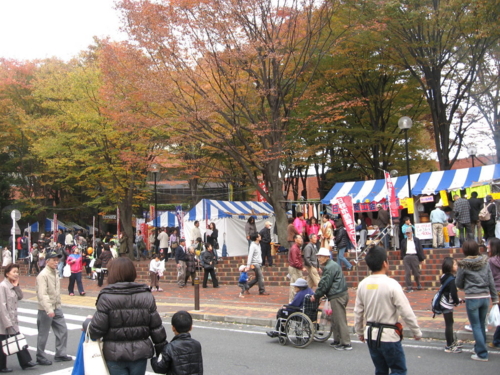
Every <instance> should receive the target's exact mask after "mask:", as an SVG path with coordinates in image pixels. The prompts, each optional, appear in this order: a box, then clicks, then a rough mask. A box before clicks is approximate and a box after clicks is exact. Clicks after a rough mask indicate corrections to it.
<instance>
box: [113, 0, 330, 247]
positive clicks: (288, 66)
mask: <svg viewBox="0 0 500 375" xmlns="http://www.w3.org/2000/svg"><path fill="white" fill-rule="evenodd" d="M337 5H338V4H336V3H335V2H331V1H314V0H307V1H295V0H285V1H278V2H276V1H271V0H248V1H238V0H214V1H211V2H205V1H141V2H140V3H139V2H135V1H130V0H123V1H120V2H119V4H118V6H119V8H120V9H121V10H122V11H123V18H124V23H125V28H126V30H127V32H128V33H129V35H130V37H131V38H132V40H133V42H134V43H135V45H136V46H137V47H138V48H140V49H141V51H144V52H145V53H146V54H147V56H148V57H149V59H150V68H149V70H148V71H145V72H144V79H143V80H144V81H147V82H148V83H149V86H150V87H151V89H152V90H153V91H154V92H155V93H160V92H161V97H160V98H156V101H157V102H158V101H159V100H161V99H162V100H164V101H165V102H168V103H171V104H173V109H174V111H173V112H172V113H171V115H172V116H173V117H174V118H175V119H177V121H176V124H175V129H176V131H178V132H180V133H181V134H182V135H183V136H184V137H189V138H192V139H196V140H198V141H202V142H207V144H208V145H210V146H211V147H213V148H216V149H217V150H219V151H220V152H223V153H226V154H227V155H229V156H230V157H231V158H232V159H233V160H235V161H236V162H237V163H238V164H239V165H240V166H241V168H242V169H243V170H244V171H245V172H246V174H247V176H248V178H249V179H250V180H251V181H252V184H253V185H254V186H255V187H256V188H257V189H258V190H259V191H260V193H261V194H262V195H263V196H264V197H265V199H267V201H269V203H270V204H271V205H272V206H273V207H274V210H275V213H276V218H277V222H278V234H279V237H280V239H283V238H286V234H285V233H286V232H285V231H286V212H285V208H284V206H283V205H282V204H281V202H282V200H283V173H282V170H281V168H282V162H283V159H284V158H285V157H286V155H287V153H288V152H289V150H290V143H289V141H288V140H290V139H293V138H294V134H293V133H292V132H291V130H292V128H291V127H290V120H291V118H292V117H293V114H294V110H295V108H296V105H297V102H298V101H299V100H300V99H301V97H302V95H303V93H304V90H305V88H306V87H307V82H308V81H309V78H308V75H310V74H311V71H314V67H315V66H316V65H317V63H318V61H320V60H321V58H322V56H323V55H324V53H326V51H329V50H330V47H331V46H332V44H333V43H334V41H335V39H336V35H335V33H334V31H333V30H332V29H331V28H330V21H331V17H332V14H333V13H334V11H335V7H336V6H337ZM148 73H149V74H148ZM299 80H300V81H301V84H300V85H299V84H298V82H299ZM304 83H305V84H304ZM155 85H156V86H155ZM153 87H154V88H153ZM165 120H166V122H170V123H171V120H172V119H171V118H169V119H167V118H165ZM260 178H263V180H264V181H265V184H266V187H267V192H266V191H264V189H261V188H260V187H259V185H258V183H259V179H260Z"/></svg>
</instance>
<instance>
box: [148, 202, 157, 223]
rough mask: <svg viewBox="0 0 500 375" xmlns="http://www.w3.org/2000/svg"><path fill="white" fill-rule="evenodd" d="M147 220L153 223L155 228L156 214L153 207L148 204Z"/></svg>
mask: <svg viewBox="0 0 500 375" xmlns="http://www.w3.org/2000/svg"><path fill="white" fill-rule="evenodd" d="M149 218H150V220H151V221H153V226H154V227H156V212H155V206H154V205H152V204H150V205H149Z"/></svg>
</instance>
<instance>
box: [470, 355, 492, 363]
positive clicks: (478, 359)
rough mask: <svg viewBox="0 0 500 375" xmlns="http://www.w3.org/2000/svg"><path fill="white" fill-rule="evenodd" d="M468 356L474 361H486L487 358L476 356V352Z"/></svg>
mask: <svg viewBox="0 0 500 375" xmlns="http://www.w3.org/2000/svg"><path fill="white" fill-rule="evenodd" d="M470 358H471V359H473V360H474V361H481V362H488V358H481V357H478V356H477V354H473V355H471V356H470Z"/></svg>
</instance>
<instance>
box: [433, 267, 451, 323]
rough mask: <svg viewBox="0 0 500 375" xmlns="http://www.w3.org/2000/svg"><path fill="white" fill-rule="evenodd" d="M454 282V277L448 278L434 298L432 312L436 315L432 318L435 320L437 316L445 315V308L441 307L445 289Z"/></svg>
mask: <svg viewBox="0 0 500 375" xmlns="http://www.w3.org/2000/svg"><path fill="white" fill-rule="evenodd" d="M452 280H455V277H453V276H450V277H448V279H446V281H445V282H444V284H443V285H441V288H439V290H438V291H437V293H436V294H435V295H434V297H432V302H431V310H432V312H433V313H434V315H433V316H432V318H433V319H434V317H435V316H436V315H441V314H442V313H443V307H442V306H441V298H442V297H443V291H444V288H445V287H446V286H447V285H448V284H449V283H451V281H452Z"/></svg>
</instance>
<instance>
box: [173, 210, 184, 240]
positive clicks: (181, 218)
mask: <svg viewBox="0 0 500 375" xmlns="http://www.w3.org/2000/svg"><path fill="white" fill-rule="evenodd" d="M175 216H177V221H178V222H179V227H180V228H179V236H180V237H181V238H185V237H184V213H183V212H182V206H176V207H175Z"/></svg>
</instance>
